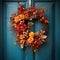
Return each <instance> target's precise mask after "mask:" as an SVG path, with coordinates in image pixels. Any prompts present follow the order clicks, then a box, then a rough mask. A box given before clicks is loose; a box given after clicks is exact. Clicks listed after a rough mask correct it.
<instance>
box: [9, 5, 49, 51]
mask: <svg viewBox="0 0 60 60" xmlns="http://www.w3.org/2000/svg"><path fill="white" fill-rule="evenodd" d="M46 11H47V10H44V9H42V8H36V7H29V8H26V9H25V8H24V6H23V5H20V7H18V9H17V14H12V16H11V17H10V21H11V24H12V30H13V31H14V32H15V34H16V40H15V42H16V43H17V44H18V45H19V46H20V47H21V48H23V47H27V46H30V47H31V48H32V50H34V51H35V50H36V49H38V48H39V47H40V46H41V45H43V44H44V43H45V42H46V41H47V38H48V36H47V35H48V19H47V18H46V17H45V12H46ZM33 19H34V20H37V21H38V22H41V23H42V24H43V29H41V30H40V31H39V32H35V33H34V32H33V31H31V30H30V26H32V25H33V24H34V22H33Z"/></svg>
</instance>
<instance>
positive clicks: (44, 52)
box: [35, 2, 55, 60]
mask: <svg viewBox="0 0 60 60" xmlns="http://www.w3.org/2000/svg"><path fill="white" fill-rule="evenodd" d="M35 5H36V7H41V8H43V9H46V10H48V11H47V12H46V14H45V15H46V17H47V18H48V20H49V34H48V36H49V37H48V42H47V43H46V44H44V45H43V46H42V47H40V48H39V50H38V51H37V52H36V55H35V59H36V60H51V59H52V57H51V56H52V44H53V23H54V22H53V20H54V18H55V17H54V15H53V13H54V12H53V10H54V9H53V5H54V3H51V2H35ZM38 26H39V25H38ZM36 27H37V25H36Z"/></svg>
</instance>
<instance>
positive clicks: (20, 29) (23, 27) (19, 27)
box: [16, 23, 27, 33]
mask: <svg viewBox="0 0 60 60" xmlns="http://www.w3.org/2000/svg"><path fill="white" fill-rule="evenodd" d="M26 29H27V25H26V24H24V23H23V24H18V25H17V26H16V30H17V32H18V33H19V32H23V31H25V30H26Z"/></svg>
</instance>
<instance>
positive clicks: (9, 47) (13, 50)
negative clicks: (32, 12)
mask: <svg viewBox="0 0 60 60" xmlns="http://www.w3.org/2000/svg"><path fill="white" fill-rule="evenodd" d="M22 4H23V5H24V7H25V8H27V7H28V5H29V3H28V1H22ZM32 4H33V5H34V4H35V5H36V7H41V8H43V9H46V10H48V11H47V12H46V16H47V18H48V20H49V35H48V36H49V37H48V42H47V43H46V44H44V45H43V46H41V47H40V48H39V50H38V51H37V52H36V53H35V54H34V53H33V51H31V50H30V48H29V47H27V48H26V53H24V50H23V49H21V48H19V47H18V45H15V44H14V41H15V38H16V37H15V35H14V33H13V32H12V31H10V29H11V24H10V17H11V14H12V13H16V12H17V8H18V6H19V5H18V3H17V2H5V3H4V52H5V53H4V57H5V60H53V59H54V58H53V57H54V49H53V48H54V43H53V42H54V35H53V34H54V13H55V11H54V6H55V5H54V2H40V1H39V0H35V1H32ZM37 26H38V27H37ZM42 26H43V25H41V24H39V23H38V22H37V21H36V22H35V29H34V26H32V27H31V29H32V30H33V31H35V32H37V31H39V30H40V29H41V28H42ZM52 55H53V56H52Z"/></svg>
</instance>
